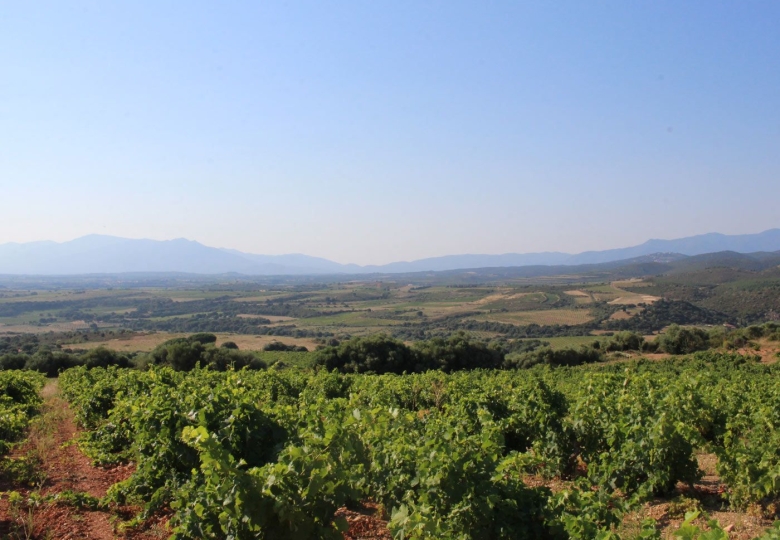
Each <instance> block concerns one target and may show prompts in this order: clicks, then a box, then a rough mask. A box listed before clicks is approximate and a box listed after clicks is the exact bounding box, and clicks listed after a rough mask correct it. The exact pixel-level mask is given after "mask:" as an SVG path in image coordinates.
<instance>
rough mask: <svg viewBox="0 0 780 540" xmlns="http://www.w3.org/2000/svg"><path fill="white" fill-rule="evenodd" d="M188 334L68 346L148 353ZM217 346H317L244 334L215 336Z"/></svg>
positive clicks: (306, 341) (304, 340)
mask: <svg viewBox="0 0 780 540" xmlns="http://www.w3.org/2000/svg"><path fill="white" fill-rule="evenodd" d="M188 335H190V334H177V333H167V332H156V333H154V334H137V335H134V336H132V337H130V338H118V339H117V338H115V339H109V340H106V341H88V342H86V343H77V344H74V345H70V347H72V348H74V349H94V348H97V347H106V348H108V349H111V350H114V351H119V352H149V351H151V350H152V349H154V348H155V347H157V346H158V345H159V344H161V343H164V342H166V341H168V340H169V339H174V338H179V337H186V336H188ZM216 336H217V343H216V344H217V346H219V345H222V344H223V343H224V342H226V341H232V342H233V343H235V344H236V345H238V348H239V349H241V350H245V351H260V350H262V349H263V347H264V346H265V345H266V344H268V343H271V342H272V341H281V342H282V343H285V344H287V345H303V346H304V347H307V348H308V349H309V350H310V351H311V350H314V348H315V347H316V346H317V344H316V343H315V342H314V340H313V339H311V338H293V337H285V336H253V335H246V334H219V333H218V334H216Z"/></svg>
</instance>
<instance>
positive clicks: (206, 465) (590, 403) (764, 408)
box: [60, 344, 780, 540]
mask: <svg viewBox="0 0 780 540" xmlns="http://www.w3.org/2000/svg"><path fill="white" fill-rule="evenodd" d="M391 345H392V346H395V345H394V344H391ZM389 346H390V345H389ZM278 354H289V353H278ZM778 373H779V371H778V368H775V367H769V366H764V365H761V364H757V363H754V362H749V361H745V360H744V359H742V357H740V356H738V355H722V354H713V353H711V352H703V353H697V354H696V355H693V356H691V357H686V358H681V359H678V360H673V361H666V362H647V361H639V362H633V363H623V364H614V365H603V364H602V365H598V366H595V365H590V366H580V367H559V368H558V369H554V370H553V369H549V367H547V366H538V367H536V368H534V369H530V370H523V371H505V370H504V371H502V370H473V371H467V370H461V371H453V372H452V373H444V372H441V371H428V372H425V373H418V374H407V375H396V374H384V375H368V374H354V373H346V374H343V373H338V372H335V371H331V372H328V371H325V370H320V371H300V370H285V371H278V372H277V371H273V370H272V371H249V370H240V371H232V370H228V371H226V372H218V371H215V370H208V369H202V368H201V369H195V370H192V371H189V372H178V371H174V370H173V369H171V368H167V367H153V368H152V369H150V370H148V371H138V370H127V369H119V368H115V367H110V368H107V369H103V368H96V369H87V368H84V367H80V368H76V369H72V370H69V371H67V372H65V373H64V374H63V375H62V376H61V380H60V384H61V387H62V389H63V392H64V394H65V396H66V397H67V398H68V399H69V400H70V401H71V404H72V407H73V410H74V411H75V412H76V415H77V419H78V420H79V422H80V423H81V424H82V425H84V426H86V427H87V428H88V430H87V434H86V435H85V436H84V439H82V441H81V445H82V447H83V448H85V451H87V452H88V453H90V455H91V456H92V457H93V458H95V459H97V460H99V461H104V462H108V461H112V460H114V461H117V460H132V461H133V462H135V463H136V464H137V466H136V469H135V472H134V474H133V475H132V476H131V477H130V478H129V479H128V480H126V481H125V482H122V483H120V484H118V485H116V486H114V487H113V488H112V489H111V490H110V496H109V500H111V501H114V502H119V503H126V502H127V503H136V504H141V505H143V506H144V507H145V509H146V511H147V512H148V511H152V510H154V509H156V508H160V507H163V506H166V505H169V506H170V507H171V508H172V509H173V510H174V515H173V517H172V525H173V527H174V538H177V539H180V540H184V539H190V538H236V539H244V538H246V539H249V538H301V539H314V538H340V537H341V536H340V534H341V531H342V530H343V527H344V526H345V524H344V523H343V522H340V521H339V520H337V519H336V517H335V511H336V509H337V508H339V507H341V506H348V505H350V504H352V503H355V502H359V501H363V500H366V499H368V498H371V499H373V500H374V501H376V502H377V503H379V504H381V505H382V506H383V507H384V508H387V509H388V513H389V516H390V522H389V527H390V529H391V531H392V533H393V535H394V537H395V538H399V539H422V538H454V539H463V540H472V539H473V540H478V539H481V538H494V539H510V538H511V539H514V538H548V539H556V540H557V539H558V538H560V539H563V538H582V539H585V538H602V539H607V538H614V539H617V538H618V536H617V534H616V532H615V526H616V525H617V524H618V523H619V521H620V519H621V517H622V516H623V514H624V513H625V512H626V511H627V510H628V509H630V508H631V505H633V504H634V503H635V502H638V501H641V500H643V499H645V498H647V497H650V496H651V495H653V494H667V493H669V492H670V491H671V490H672V489H673V488H674V486H675V485H676V484H677V483H679V482H683V483H692V482H694V481H696V480H697V479H698V478H699V477H700V475H701V472H700V471H699V469H698V466H697V463H696V460H695V452H696V451H697V449H699V448H701V447H704V446H706V447H709V448H711V449H712V450H713V451H714V452H716V453H717V455H718V458H719V470H720V474H721V477H722V478H723V480H724V481H725V482H726V483H727V485H728V486H729V497H730V498H731V501H732V502H733V503H734V504H737V505H747V504H754V503H759V504H764V505H767V506H768V505H769V504H770V503H771V502H774V501H777V500H778V499H779V498H780V489H779V488H780V486H778V484H777V483H776V480H775V479H776V478H777V477H778V475H777V471H778V470H779V469H780V467H778V464H779V463H780V459H778V452H777V448H780V435H779V434H778V433H779V430H777V429H776V428H775V426H778V425H780V418H777V414H778V413H777V411H778V410H780V381H779V380H778V377H777V375H778ZM756 404H760V405H759V406H756ZM529 472H530V473H533V474H536V475H542V476H556V477H562V478H572V477H576V480H575V481H573V482H571V483H567V484H566V487H565V488H564V489H563V490H562V491H558V492H557V493H555V494H552V493H551V492H550V491H548V490H547V489H545V488H543V487H531V486H529V485H527V484H526V483H525V482H524V481H523V480H524V476H525V475H526V474H528V473H529ZM678 506H679V509H678V511H679V512H688V511H690V510H696V509H695V508H694V507H689V505H687V503H685V502H684V501H682V502H680V503H679V504H678ZM716 532H717V529H716V528H715V526H709V528H707V529H706V530H699V529H697V528H696V525H694V524H693V520H689V521H688V522H687V524H685V526H684V527H681V530H680V534H681V535H682V534H685V535H693V536H685V537H690V538H704V539H706V538H719V537H718V536H712V535H714V534H716ZM768 534H769V533H768ZM639 537H640V538H648V539H649V538H658V533H657V531H656V530H655V527H654V526H653V524H652V523H651V522H650V521H648V522H646V523H645V524H643V527H642V530H641V532H640V534H639ZM767 538H770V537H767Z"/></svg>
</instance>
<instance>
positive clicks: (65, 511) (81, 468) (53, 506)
mask: <svg viewBox="0 0 780 540" xmlns="http://www.w3.org/2000/svg"><path fill="white" fill-rule="evenodd" d="M42 395H43V397H44V399H45V403H44V410H43V414H42V416H41V417H40V421H39V422H38V423H36V424H34V425H33V428H32V429H31V432H30V436H29V438H28V440H27V441H26V442H25V444H24V445H22V446H21V447H20V448H18V449H16V450H15V451H14V452H13V453H12V455H11V457H12V458H19V457H21V456H28V457H30V456H32V458H33V459H35V460H36V461H37V462H38V464H39V465H38V467H37V469H38V470H39V471H40V479H39V481H38V482H37V483H36V484H35V485H33V486H29V485H23V484H21V485H20V484H16V483H13V482H12V483H9V482H5V483H4V485H2V486H0V488H1V489H2V490H3V491H11V490H13V491H17V492H18V493H19V494H20V495H22V497H23V499H24V500H26V502H24V503H22V504H19V505H12V504H11V503H10V502H9V499H8V497H3V498H2V500H0V536H2V537H3V538H6V537H7V538H12V539H13V538H20V539H21V538H24V539H31V540H43V539H47V540H54V539H60V538H61V539H74V540H75V539H85V540H111V539H115V538H126V539H132V540H152V539H159V538H167V537H168V536H170V532H169V531H168V530H167V527H166V522H167V517H165V516H157V517H156V518H153V519H151V520H149V521H148V522H147V523H145V524H144V525H143V526H141V527H140V528H138V529H135V530H130V531H127V532H124V533H122V534H119V533H117V532H116V531H115V526H114V524H115V523H118V522H119V521H122V520H126V519H129V518H131V517H132V516H134V515H135V514H136V513H137V512H138V511H139V510H140V509H139V508H132V507H114V508H110V509H109V510H107V511H102V510H94V511H92V510H86V509H80V508H77V507H75V506H72V505H68V504H60V503H57V502H50V499H49V498H50V497H53V496H55V495H57V494H61V493H63V492H65V491H71V492H76V493H86V494H89V495H91V496H92V497H96V498H101V497H103V496H105V494H106V492H107V491H108V488H109V487H111V486H112V485H113V484H115V483H116V482H119V481H121V480H124V479H126V478H127V477H129V476H130V475H131V474H132V472H133V467H132V464H130V465H124V466H118V467H113V468H102V467H95V466H93V465H92V463H91V461H90V460H89V458H87V457H86V456H85V455H84V454H82V453H81V451H80V450H79V449H78V446H77V445H76V444H75V441H76V437H77V436H78V435H79V429H78V428H77V427H76V424H75V423H74V421H73V414H72V412H71V411H70V408H69V407H68V404H67V402H65V401H64V400H63V399H61V398H60V397H59V396H58V392H57V383H56V381H50V382H49V383H47V385H46V387H45V388H44V390H43V392H42ZM34 496H39V497H42V498H45V501H44V502H40V501H39V502H32V503H30V501H32V499H31V498H30V497H34Z"/></svg>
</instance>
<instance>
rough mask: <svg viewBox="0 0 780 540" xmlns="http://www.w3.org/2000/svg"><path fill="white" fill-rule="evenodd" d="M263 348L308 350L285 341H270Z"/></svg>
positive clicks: (290, 350) (295, 350) (266, 349)
mask: <svg viewBox="0 0 780 540" xmlns="http://www.w3.org/2000/svg"><path fill="white" fill-rule="evenodd" d="M334 341H335V340H334ZM336 345H338V341H336ZM263 350H264V351H288V352H309V349H307V348H306V347H304V346H302V345H287V344H286V343H282V342H281V341H272V342H271V343H266V344H265V346H264V347H263Z"/></svg>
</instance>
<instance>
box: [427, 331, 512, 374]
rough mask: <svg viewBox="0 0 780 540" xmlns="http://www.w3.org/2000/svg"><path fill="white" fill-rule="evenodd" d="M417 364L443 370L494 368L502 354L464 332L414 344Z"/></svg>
mask: <svg viewBox="0 0 780 540" xmlns="http://www.w3.org/2000/svg"><path fill="white" fill-rule="evenodd" d="M414 353H415V354H416V355H417V356H418V357H419V360H420V361H419V364H420V365H424V366H430V367H431V368H433V369H440V370H442V371H445V372H452V371H460V370H463V369H480V368H481V369H495V368H499V367H501V364H502V362H503V360H504V354H503V352H502V351H501V350H500V349H497V348H493V347H490V346H489V345H487V344H486V343H484V342H482V341H475V340H472V339H471V338H470V337H469V336H468V335H467V334H466V333H465V332H458V333H457V334H455V335H453V336H451V337H450V338H449V339H446V340H445V339H442V338H433V339H431V340H430V341H422V342H419V343H417V344H415V347H414Z"/></svg>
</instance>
